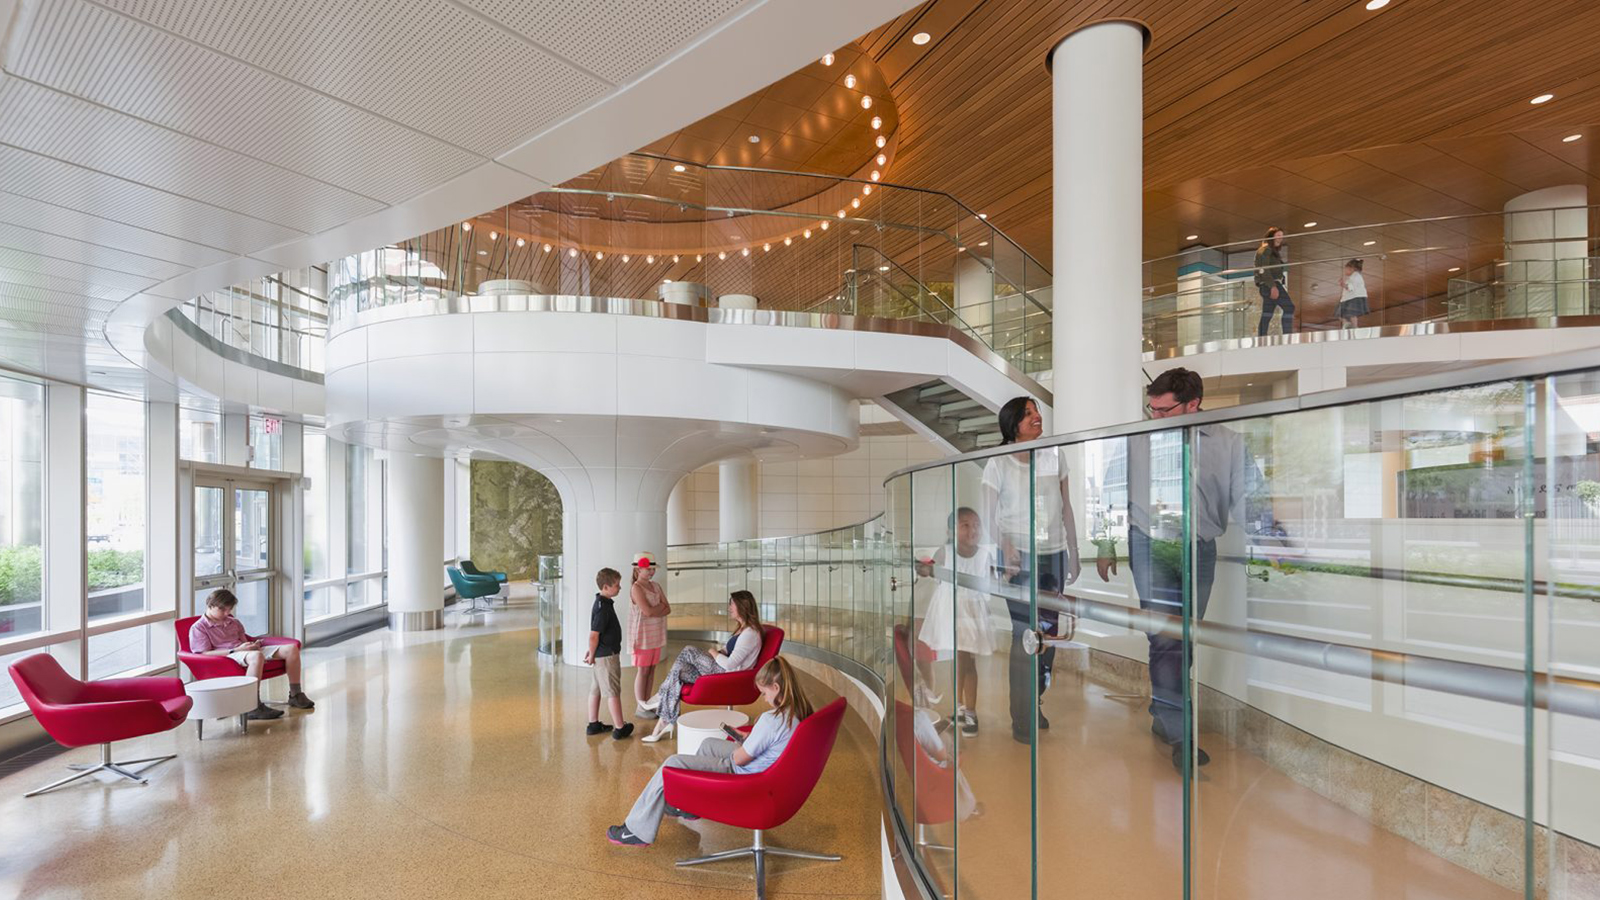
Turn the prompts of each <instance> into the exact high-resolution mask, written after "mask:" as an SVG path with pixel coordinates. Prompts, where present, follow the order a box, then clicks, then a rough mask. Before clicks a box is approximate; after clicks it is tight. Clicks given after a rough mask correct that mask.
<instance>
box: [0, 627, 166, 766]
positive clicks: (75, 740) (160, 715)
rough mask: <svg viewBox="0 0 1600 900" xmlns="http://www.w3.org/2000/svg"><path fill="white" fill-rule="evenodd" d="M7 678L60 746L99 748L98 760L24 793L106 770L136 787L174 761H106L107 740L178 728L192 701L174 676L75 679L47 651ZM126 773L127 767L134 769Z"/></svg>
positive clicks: (23, 662)
mask: <svg viewBox="0 0 1600 900" xmlns="http://www.w3.org/2000/svg"><path fill="white" fill-rule="evenodd" d="M11 680H12V681H15V682H16V683H17V690H18V691H20V692H21V693H22V699H23V701H24V702H26V703H27V704H28V709H30V710H33V715H34V717H35V718H37V719H38V720H39V725H40V727H42V728H43V729H44V730H45V732H47V733H48V734H49V735H50V736H51V737H52V738H55V739H56V741H57V742H58V743H60V744H63V745H65V746H68V747H86V746H88V745H90V744H99V745H100V762H98V763H95V764H87V763H86V764H81V765H72V766H68V767H67V768H69V769H75V770H77V774H76V775H70V776H68V777H66V778H63V779H61V780H60V781H57V782H54V783H52V784H47V785H45V786H44V787H42V788H39V789H38V790H36V791H30V792H29V793H27V794H24V795H23V796H25V797H32V796H34V795H35V794H42V793H44V792H45V791H50V790H55V789H56V788H58V787H61V786H63V785H66V784H69V783H71V782H74V781H77V780H78V779H80V778H84V777H86V776H89V775H93V774H95V773H96V772H101V771H105V772H111V773H113V774H115V775H120V776H122V777H123V778H127V779H129V780H131V781H137V782H138V783H140V784H148V783H149V782H148V780H146V779H145V778H144V774H143V773H144V772H145V771H146V770H148V769H150V768H151V767H152V766H155V765H158V764H160V763H164V762H166V761H167V760H169V759H173V758H175V756H176V754H173V755H168V756H152V757H149V758H147V759H129V760H123V761H121V762H112V760H111V742H112V741H121V740H126V739H128V738H134V737H141V736H143V735H147V734H159V733H161V732H163V731H170V730H172V729H174V728H177V727H178V726H179V725H182V724H183V720H184V718H185V717H186V716H188V714H189V707H191V706H193V705H194V701H193V700H191V699H189V696H188V695H187V694H185V693H184V692H183V682H182V681H179V680H178V679H176V678H111V679H107V680H105V681H79V680H78V679H76V678H73V677H72V676H71V675H68V674H67V672H66V670H65V669H63V668H61V663H59V662H56V658H55V657H53V656H51V655H50V654H48V653H36V654H34V655H33V656H29V657H27V658H25V659H20V660H17V661H16V662H14V663H12V664H11ZM140 763H144V764H145V765H143V766H142V767H141V768H139V769H137V770H130V769H127V768H125V767H126V766H137V765H139V764H140Z"/></svg>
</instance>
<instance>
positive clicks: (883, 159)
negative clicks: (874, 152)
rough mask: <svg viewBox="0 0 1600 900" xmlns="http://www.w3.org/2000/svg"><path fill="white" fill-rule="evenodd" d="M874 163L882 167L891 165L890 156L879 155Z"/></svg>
mask: <svg viewBox="0 0 1600 900" xmlns="http://www.w3.org/2000/svg"><path fill="white" fill-rule="evenodd" d="M874 162H876V163H877V164H878V165H880V166H884V165H888V164H889V156H888V154H885V153H879V154H878V158H877V159H876V160H874Z"/></svg>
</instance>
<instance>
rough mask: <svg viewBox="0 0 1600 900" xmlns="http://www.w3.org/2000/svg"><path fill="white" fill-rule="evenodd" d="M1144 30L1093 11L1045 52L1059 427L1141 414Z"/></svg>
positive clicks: (1111, 421)
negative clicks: (1088, 20) (1100, 18)
mask: <svg viewBox="0 0 1600 900" xmlns="http://www.w3.org/2000/svg"><path fill="white" fill-rule="evenodd" d="M1145 35H1146V32H1145V30H1144V28H1143V27H1141V26H1139V25H1137V24H1135V23H1132V22H1127V21H1107V22H1099V23H1096V24H1093V25H1089V26H1086V27H1084V28H1081V29H1079V30H1078V31H1075V32H1073V33H1072V34H1070V35H1068V36H1067V37H1065V38H1064V39H1062V41H1061V43H1059V44H1057V45H1056V47H1055V49H1054V50H1052V51H1051V53H1050V59H1049V65H1050V72H1051V83H1052V91H1053V93H1052V114H1053V117H1054V118H1053V120H1052V123H1051V133H1052V154H1051V166H1052V180H1053V185H1054V196H1053V200H1052V215H1053V233H1052V240H1051V249H1052V251H1053V253H1052V262H1051V273H1052V275H1053V276H1054V278H1053V280H1054V286H1055V290H1054V295H1055V314H1054V316H1053V322H1052V341H1053V348H1054V363H1053V368H1054V378H1055V381H1054V384H1053V387H1052V390H1053V393H1054V394H1055V403H1054V409H1055V415H1054V417H1053V424H1054V430H1055V433H1057V434H1061V433H1065V432H1069V431H1077V430H1080V429H1085V428H1098V427H1101V426H1106V425H1116V424H1121V423H1123V422H1132V421H1136V420H1137V419H1139V418H1140V417H1141V411H1142V405H1143V395H1142V394H1141V393H1140V389H1141V387H1142V385H1143V384H1144V378H1143V375H1142V374H1141V368H1140V363H1141V359H1142V356H1143V334H1142V329H1141V325H1140V307H1141V299H1140V289H1141V286H1142V282H1143V278H1142V277H1141V274H1140V271H1141V264H1142V261H1141V259H1140V256H1141V253H1140V249H1141V247H1142V245H1143V239H1144V234H1143V226H1142V207H1143V196H1142V191H1143V168H1144V79H1143V68H1144V46H1145Z"/></svg>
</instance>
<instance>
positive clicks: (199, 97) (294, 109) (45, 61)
mask: <svg viewBox="0 0 1600 900" xmlns="http://www.w3.org/2000/svg"><path fill="white" fill-rule="evenodd" d="M18 27H19V28H28V29H30V35H31V37H32V39H31V40H29V41H28V43H27V44H25V45H24V46H23V47H21V48H20V49H19V51H18V52H17V53H16V54H15V56H14V57H13V58H12V59H11V60H10V61H9V63H8V69H9V70H10V71H11V72H12V73H14V74H16V75H19V76H21V77H24V78H27V79H29V80H32V81H36V82H39V83H41V84H44V85H47V86H49V87H51V88H54V89H55V90H58V91H62V92H65V93H68V94H72V95H73V96H76V97H81V98H84V99H87V100H92V101H94V102H95V103H99V104H102V105H104V106H107V107H110V108H112V109H115V110H118V111H120V112H123V113H126V114H127V115H130V116H134V117H136V118H139V119H142V120H144V121H147V122H153V123H155V124H158V125H161V126H164V127H166V128H170V129H172V130H174V131H179V132H182V133H184V134H187V135H192V136H194V137H196V138H200V139H201V140H205V141H209V142H211V143H213V144H216V145H218V146H221V147H226V148H228V149H230V150H233V151H235V152H237V153H241V154H244V155H246V156H250V157H253V158H255V159H258V160H261V161H264V162H267V163H271V164H273V165H276V166H280V167H282V168H285V169H289V170H291V171H294V172H299V173H301V174H303V175H306V176H308V177H310V178H313V179H316V180H319V181H324V182H327V183H329V184H334V185H339V186H340V187H342V188H344V189H346V190H348V191H351V192H354V193H357V194H361V195H363V196H367V197H372V198H376V199H378V200H382V201H383V202H385V203H392V202H395V201H397V200H403V199H405V198H406V197H409V196H410V195H411V193H412V192H413V191H414V190H415V187H416V185H417V184H418V183H419V182H421V183H437V182H439V181H443V180H445V179H448V178H451V177H454V176H456V175H459V174H461V173H462V172H465V171H466V170H467V169H468V168H470V167H471V166H472V165H473V164H475V163H476V162H478V161H479V158H478V157H477V156H476V155H474V154H472V153H470V152H468V151H466V150H464V149H462V148H460V147H456V146H452V145H451V144H448V143H446V142H444V141H441V140H437V139H435V138H432V137H429V136H428V135H425V134H422V133H420V132H418V131H415V130H413V129H410V128H407V127H405V126H404V125H401V124H399V123H397V122H393V121H390V120H388V119H385V118H383V117H381V116H377V115H374V114H372V113H369V112H366V111H364V110H361V109H358V108H356V107H354V106H351V105H349V104H346V103H341V102H339V101H338V100H335V99H333V98H332V97H328V96H324V95H322V94H319V93H317V92H316V91H313V90H311V89H310V88H307V87H304V86H302V85H299V84H296V83H294V82H292V81H288V80H286V79H283V78H279V77H277V76H274V75H272V74H269V73H268V72H266V71H264V70H262V69H259V68H255V67H253V66H250V65H247V64H245V63H243V62H240V61H238V60H235V59H231V58H229V57H226V56H223V55H221V54H219V53H215V52H212V51H209V50H206V49H204V48H202V47H200V46H198V45H196V44H194V43H191V42H189V41H185V40H183V39H182V38H179V37H176V36H174V35H170V34H167V33H164V32H161V31H158V30H156V29H155V28H151V27H149V26H146V25H143V24H140V23H139V22H137V21H135V20H133V19H129V18H127V17H125V16H121V15H118V14H116V13H113V12H109V11H107V10H103V9H100V8H98V7H95V6H91V5H89V4H87V3H83V2H78V0H59V2H53V3H48V4H44V5H41V6H38V7H28V8H27V9H26V10H25V13H24V16H23V18H22V20H21V21H20V22H19V23H18ZM196 85H205V86H206V89H205V90H204V91H197V90H195V86H196Z"/></svg>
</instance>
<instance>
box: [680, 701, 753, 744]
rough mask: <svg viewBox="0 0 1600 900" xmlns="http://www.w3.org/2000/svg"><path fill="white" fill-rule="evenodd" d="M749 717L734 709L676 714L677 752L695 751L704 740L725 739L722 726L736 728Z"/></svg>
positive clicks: (700, 710)
mask: <svg viewBox="0 0 1600 900" xmlns="http://www.w3.org/2000/svg"><path fill="white" fill-rule="evenodd" d="M749 721H750V717H749V716H747V715H745V714H744V713H742V712H739V711H738V710H736V709H697V710H695V711H694V712H686V713H684V714H683V715H681V716H678V752H679V753H697V752H699V750H700V745H701V744H703V743H705V742H706V741H722V740H727V737H728V736H727V735H726V734H724V733H723V731H722V726H724V725H728V726H731V727H733V728H738V727H739V726H740V725H744V724H746V723H748V722H749Z"/></svg>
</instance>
